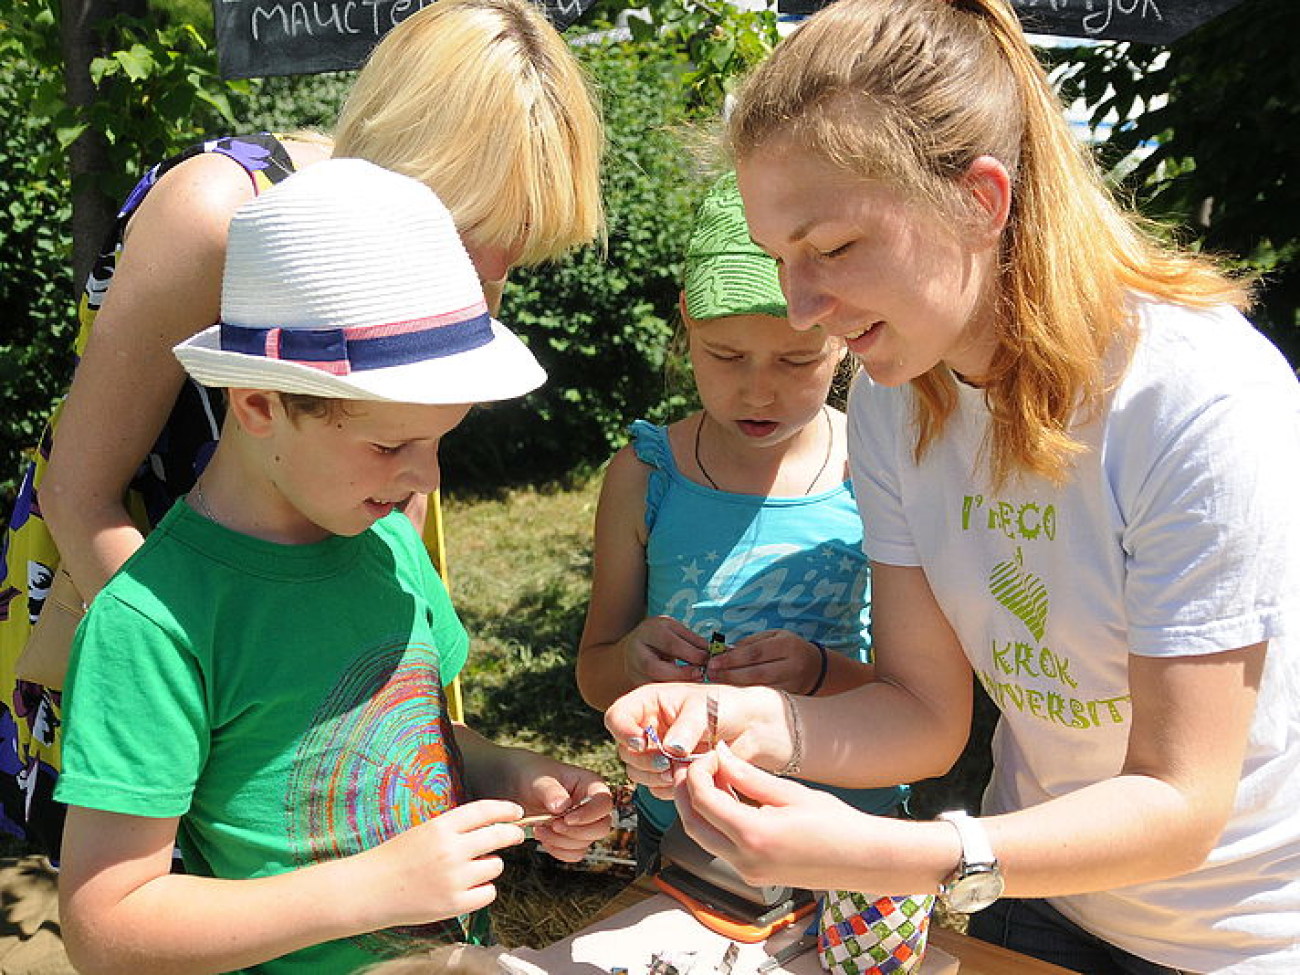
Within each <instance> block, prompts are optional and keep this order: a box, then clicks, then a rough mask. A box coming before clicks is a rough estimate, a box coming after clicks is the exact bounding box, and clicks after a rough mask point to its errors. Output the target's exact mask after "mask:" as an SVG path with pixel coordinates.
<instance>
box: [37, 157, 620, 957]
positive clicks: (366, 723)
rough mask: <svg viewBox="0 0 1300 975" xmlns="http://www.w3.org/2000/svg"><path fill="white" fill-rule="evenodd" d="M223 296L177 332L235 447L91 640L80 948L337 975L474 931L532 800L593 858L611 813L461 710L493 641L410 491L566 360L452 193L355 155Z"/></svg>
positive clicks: (73, 802) (307, 192)
mask: <svg viewBox="0 0 1300 975" xmlns="http://www.w3.org/2000/svg"><path fill="white" fill-rule="evenodd" d="M222 288H223V290H222V321H221V322H220V323H219V324H218V325H216V326H214V327H212V328H210V329H208V330H206V331H204V332H202V333H200V334H199V335H197V336H195V337H194V338H193V339H190V340H188V341H187V342H184V343H182V344H181V345H180V346H177V348H176V355H177V357H178V358H179V359H180V360H181V362H182V364H183V365H184V366H185V368H186V370H187V371H188V372H189V373H190V375H191V377H192V378H193V379H194V380H196V381H197V382H200V383H202V384H204V385H206V386H213V387H222V388H224V389H225V390H226V397H227V402H228V407H227V417H226V421H225V425H224V428H223V431H222V437H221V440H220V444H219V446H218V448H217V450H216V452H215V453H214V454H213V456H212V459H211V461H210V463H209V464H208V465H207V467H206V469H205V470H204V471H203V474H202V476H201V477H200V478H199V480H198V482H197V483H196V484H195V486H194V489H193V490H192V491H191V492H190V494H189V495H188V496H187V498H186V499H185V503H180V504H177V505H176V506H175V507H174V508H173V509H172V511H171V512H170V513H169V514H168V515H167V517H166V519H165V520H164V521H163V522H162V523H161V525H160V526H159V527H158V528H157V529H156V530H155V531H154V532H153V533H152V534H151V535H150V536H149V538H148V540H147V541H146V543H145V545H144V547H143V548H141V549H140V550H139V551H138V552H137V553H136V554H135V555H134V556H133V557H132V558H131V559H130V560H129V561H128V562H127V564H126V565H125V566H124V567H123V568H122V570H121V571H120V572H119V573H118V575H117V576H115V577H114V578H113V580H112V581H111V582H110V583H109V585H108V586H107V587H105V588H104V590H103V591H102V592H100V594H99V595H98V596H97V597H96V598H95V601H94V605H93V606H92V607H91V609H90V611H89V613H88V614H87V616H86V619H85V621H84V623H83V625H82V627H81V629H80V631H79V632H78V636H77V642H76V645H75V647H74V657H73V665H72V673H71V677H70V681H69V683H68V686H67V691H66V694H67V711H66V714H67V729H66V730H67V736H66V739H65V742H64V772H63V777H62V778H61V780H60V783H59V788H58V797H59V798H60V799H61V800H62V801H64V802H66V803H67V804H68V806H69V810H68V821H67V829H66V834H65V839H64V844H63V863H62V876H61V878H60V884H59V887H60V897H61V917H62V922H63V934H64V937H65V941H66V943H67V947H68V951H69V954H70V955H71V957H72V959H73V962H74V963H76V964H78V965H79V966H82V965H85V966H87V970H102V969H108V970H115V971H133V972H147V971H184V972H199V971H203V972H220V971H230V970H236V969H244V970H251V971H258V972H267V973H288V972H303V973H308V972H310V973H312V975H323V973H332V972H339V973H342V972H351V971H355V970H357V969H358V968H361V967H363V966H365V965H367V964H371V963H373V962H375V961H377V960H380V959H382V958H385V957H390V956H394V955H401V954H406V953H410V952H412V951H415V950H419V949H421V948H424V947H427V946H429V945H430V944H432V943H436V942H440V941H447V940H467V939H473V938H475V937H477V936H479V935H480V934H481V924H479V923H478V922H479V921H480V920H481V919H482V914H481V913H479V912H481V910H482V909H483V908H485V907H486V905H487V904H488V903H490V902H491V901H492V899H493V898H494V896H495V889H494V888H493V886H492V881H493V879H494V878H495V877H496V876H497V875H498V874H499V873H500V871H501V868H502V863H501V860H500V858H499V857H498V856H497V855H496V853H497V851H499V850H501V849H502V848H504V847H508V846H512V845H514V844H517V843H520V842H521V841H522V840H523V839H524V836H525V832H524V828H523V826H522V825H521V824H520V823H519V822H518V821H519V820H520V819H521V818H522V817H524V816H525V815H536V814H546V813H550V814H558V818H557V819H555V820H554V821H552V822H549V823H543V824H540V825H537V826H536V837H537V839H538V840H539V841H540V843H541V844H542V846H543V847H544V848H546V849H547V850H548V851H549V852H550V853H551V854H552V855H554V856H556V857H557V858H559V859H561V860H576V859H578V858H580V857H581V856H582V854H583V852H584V851H585V850H586V848H587V847H588V846H589V845H590V843H591V842H593V841H594V840H596V839H598V838H599V837H600V836H602V835H603V834H604V833H605V832H606V830H607V829H608V826H609V813H610V810H611V807H612V801H611V799H610V797H609V790H608V789H607V788H606V786H605V785H604V784H603V783H602V782H601V781H600V780H599V779H598V778H597V777H596V776H595V775H594V774H592V773H590V772H587V771H585V770H582V769H579V768H575V767H573V766H570V765H565V764H562V763H560V762H557V761H554V760H552V759H549V758H546V757H543V756H541V755H537V754H534V753H532V752H529V751H525V750H522V749H514V748H504V747H501V746H497V745H494V744H492V743H490V742H488V741H487V740H485V739H484V738H482V737H480V736H478V735H476V734H474V733H473V732H471V731H469V730H468V729H466V728H465V727H464V726H462V725H453V723H452V722H451V721H450V719H449V717H448V715H447V713H446V708H445V701H444V697H443V690H442V688H443V683H444V682H445V681H447V680H450V679H451V678H452V677H454V676H455V674H456V673H457V672H458V671H459V669H460V667H461V665H462V664H463V662H464V660H465V653H466V645H467V642H468V638H467V636H466V634H465V630H464V628H463V627H462V626H461V624H460V621H459V620H458V619H457V617H456V614H455V612H454V610H453V609H452V607H451V603H450V601H449V600H448V598H447V593H446V590H445V589H444V588H443V586H442V583H441V582H440V580H439V579H438V576H437V573H436V572H435V571H434V570H433V567H432V565H431V564H430V562H429V560H428V557H427V555H426V553H425V551H424V548H423V545H422V543H421V540H420V538H419V535H418V534H417V532H416V531H415V529H414V528H413V526H412V524H411V522H410V520H409V519H408V518H407V517H406V516H405V515H404V514H403V513H402V512H401V511H400V510H398V509H401V508H403V507H404V506H405V504H406V502H408V501H409V500H411V499H412V498H413V497H415V496H418V495H422V494H423V493H425V492H428V491H430V490H432V489H433V488H435V487H437V485H438V456H437V455H438V444H439V441H440V439H441V438H442V436H443V435H444V434H446V433H447V432H448V431H449V430H451V429H452V428H453V427H455V426H456V425H457V423H459V422H460V420H461V419H462V418H463V417H464V416H465V414H466V413H467V412H468V411H469V409H470V406H469V404H472V403H476V402H484V401H490V400H500V399H505V398H508V397H514V396H521V395H523V394H525V393H527V392H528V391H530V390H532V389H534V388H535V387H536V386H538V385H539V384H540V383H541V382H542V381H543V380H544V378H545V373H544V372H543V371H542V369H541V367H540V366H539V365H538V364H537V362H536V360H535V359H534V358H533V357H532V355H531V354H530V353H529V352H528V350H527V348H526V347H525V346H524V345H523V343H522V342H520V341H519V339H518V338H516V337H515V336H514V335H512V334H511V333H510V332H509V331H507V330H506V329H505V328H504V327H503V326H501V325H500V324H499V323H498V322H495V321H493V320H492V319H491V318H490V316H489V315H488V312H487V308H486V305H485V304H484V301H483V293H482V289H481V287H480V285H479V282H478V279H477V277H476V275H475V272H474V268H473V265H472V264H471V262H470V259H469V257H468V256H467V255H466V253H465V251H464V248H463V247H462V246H461V243H460V239H459V237H458V236H457V235H456V231H455V228H454V226H453V224H452V221H451V217H450V215H449V214H448V213H447V211H446V209H445V207H443V205H442V203H441V202H440V201H439V200H438V198H437V197H436V196H435V195H434V194H433V193H432V191H430V190H429V189H428V188H426V187H425V186H423V185H422V184H420V183H418V182H416V181H414V180H412V179H408V178H407V177H404V176H398V175H396V174H394V173H391V172H388V171H386V170H383V169H380V168H379V167H376V166H373V165H371V164H369V163H366V162H362V161H360V160H350V159H340V160H330V161H327V162H322V163H318V164H316V165H314V166H311V167H309V168H307V169H304V170H303V171H302V172H300V173H298V174H296V175H294V176H291V177H289V178H288V179H287V180H285V181H284V182H283V183H282V184H280V185H279V186H277V187H275V188H274V189H271V190H268V191H267V192H265V193H264V194H263V195H262V196H260V197H258V198H256V199H255V200H253V201H252V202H250V203H248V204H247V205H245V206H244V207H242V208H241V209H240V210H239V212H238V213H237V214H236V216H235V218H234V220H233V221H232V222H231V225H230V238H229V245H228V251H227V261H226V268H225V277H224V281H223V285H222ZM489 797H490V798H489ZM588 799H590V800H591V801H589V802H585V804H583V805H582V806H581V808H574V807H576V806H577V805H578V804H579V803H583V801H584V800H588ZM570 810H571V811H570ZM175 845H179V846H180V848H181V851H182V853H183V855H184V858H185V873H183V874H180V873H173V872H172V869H171V861H172V850H173V847H174V846H175Z"/></svg>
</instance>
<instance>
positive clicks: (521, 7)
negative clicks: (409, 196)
mask: <svg viewBox="0 0 1300 975" xmlns="http://www.w3.org/2000/svg"><path fill="white" fill-rule="evenodd" d="M334 143H335V148H334V155H335V156H355V157H360V158H362V159H367V160H369V161H371V162H373V163H377V164H379V165H381V166H384V167H386V168H388V169H392V170H396V171H397V172H399V173H402V174H404V175H406V176H411V177H414V178H415V179H418V180H420V181H421V182H423V183H425V184H426V185H428V186H429V187H430V188H432V189H433V191H434V192H435V193H437V194H438V196H440V197H441V198H442V200H443V202H444V203H446V204H447V208H448V209H449V210H450V211H451V213H452V215H453V217H454V218H455V220H456V226H457V229H459V230H460V232H461V233H462V234H465V235H467V236H469V237H471V238H472V239H473V241H474V242H475V243H478V244H485V245H489V246H501V247H514V246H521V247H522V253H521V256H520V263H523V264H534V263H537V262H539V261H543V260H547V259H549V258H553V257H558V256H559V255H561V254H563V253H564V252H566V251H568V250H570V249H572V248H574V247H576V246H579V245H581V244H585V243H588V242H590V241H592V240H595V239H597V238H598V237H600V236H601V234H602V233H603V228H604V217H603V211H602V207H601V198H600V156H601V152H602V149H603V145H604V133H603V130H602V126H601V120H600V112H599V109H598V107H597V104H596V100H595V95H594V93H593V91H592V89H591V87H590V85H589V84H588V82H587V79H586V76H585V74H584V73H583V70H582V67H581V66H580V65H579V64H578V62H577V60H576V59H575V58H574V56H573V54H572V53H571V52H570V51H569V49H568V46H567V45H566V44H565V42H564V40H563V38H562V37H560V35H559V34H558V33H557V32H556V31H555V29H554V28H553V27H552V26H551V25H550V23H549V22H547V20H546V18H545V17H544V16H543V15H542V14H541V13H540V12H539V10H538V9H537V8H536V7H535V6H534V5H533V4H532V3H530V2H528V0H439V2H437V3H435V4H432V5H430V6H428V7H426V8H424V9H423V10H421V11H419V12H418V13H415V14H413V15H412V16H410V17H408V18H407V19H406V20H404V21H402V22H401V23H400V24H398V25H397V27H395V28H393V30H391V31H390V32H389V33H388V34H387V35H386V36H385V37H384V39H383V40H382V41H381V42H380V43H379V45H378V46H377V47H376V48H375V50H374V51H373V52H372V53H371V55H370V58H369V59H368V60H367V62H366V65H365V67H364V68H363V69H362V71H361V73H360V74H359V75H358V76H357V80H356V83H355V84H354V85H353V88H352V91H351V93H350V94H349V95H348V98H347V101H346V103H345V104H344V106H343V111H342V112H341V114H340V116H339V121H338V126H337V127H336V130H335V133H334Z"/></svg>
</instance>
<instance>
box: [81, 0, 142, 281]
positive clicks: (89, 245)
mask: <svg viewBox="0 0 1300 975" xmlns="http://www.w3.org/2000/svg"><path fill="white" fill-rule="evenodd" d="M60 9H61V11H62V18H61V19H62V28H61V29H62V34H61V37H60V43H61V46H62V48H63V77H64V85H65V87H66V89H67V95H68V103H69V104H71V105H73V106H74V107H78V108H80V107H84V106H87V105H90V104H91V103H93V102H94V100H95V98H96V91H95V86H94V84H93V83H92V82H91V80H90V62H91V60H93V59H94V58H96V57H98V56H100V55H102V54H103V53H105V50H106V45H105V43H104V41H103V40H102V39H101V38H100V37H99V36H98V32H97V31H96V29H95V28H96V25H97V24H99V23H101V22H102V21H104V20H106V19H107V18H109V17H112V16H114V15H115V14H119V13H126V14H132V15H134V16H144V14H145V13H146V7H145V4H144V3H143V2H142V0H60ZM107 160H108V147H107V143H106V142H105V141H104V137H103V136H102V135H100V134H99V133H97V132H91V131H89V130H87V131H86V132H83V133H82V134H81V136H80V137H79V138H78V139H77V140H76V141H75V142H74V143H72V146H71V147H70V150H69V159H68V162H69V170H70V172H71V177H72V268H73V278H72V280H73V287H74V289H76V290H78V291H79V290H80V288H81V287H82V285H83V284H84V283H85V280H86V276H87V275H88V274H89V273H90V267H91V264H92V263H93V261H94V260H95V257H96V256H97V255H96V251H97V250H98V249H99V246H100V244H102V243H103V241H104V236H105V235H106V234H107V233H108V230H109V227H110V226H111V225H112V222H113V217H114V215H115V213H116V205H117V201H116V200H112V199H110V198H109V197H108V196H107V195H106V194H105V193H104V192H103V191H102V190H101V189H100V180H99V177H100V176H101V175H102V174H104V173H105V172H106V171H107V169H108V163H107Z"/></svg>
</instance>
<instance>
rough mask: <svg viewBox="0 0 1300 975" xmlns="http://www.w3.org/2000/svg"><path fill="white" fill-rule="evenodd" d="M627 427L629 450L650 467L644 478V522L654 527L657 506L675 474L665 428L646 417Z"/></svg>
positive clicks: (647, 525)
mask: <svg viewBox="0 0 1300 975" xmlns="http://www.w3.org/2000/svg"><path fill="white" fill-rule="evenodd" d="M629 430H630V432H631V434H632V450H633V451H634V452H635V453H636V457H637V460H639V461H641V463H643V464H645V465H646V466H647V467H649V468H650V476H649V478H648V479H647V481H646V492H645V523H646V527H647V528H654V524H655V519H656V518H657V517H658V515H659V506H660V505H661V504H662V503H663V500H664V497H665V496H667V494H668V489H669V487H670V486H671V484H672V479H673V477H674V476H675V475H676V474H677V464H676V462H675V461H674V460H673V448H672V445H671V444H669V442H668V428H667V427H661V426H656V425H655V424H653V423H650V422H649V421H647V420H633V421H632V426H631V427H630V428H629Z"/></svg>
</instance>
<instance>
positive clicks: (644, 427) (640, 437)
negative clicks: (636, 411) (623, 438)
mask: <svg viewBox="0 0 1300 975" xmlns="http://www.w3.org/2000/svg"><path fill="white" fill-rule="evenodd" d="M628 430H629V432H630V433H631V434H632V449H633V450H634V451H636V456H637V459H638V460H640V461H641V462H642V463H644V464H649V465H650V466H651V467H653V468H655V469H656V470H661V471H669V472H672V471H675V470H676V469H677V464H676V462H674V460H673V449H672V446H671V445H670V444H669V443H668V428H667V427H661V426H657V425H656V424H654V423H651V422H650V421H648V420H633V421H632V425H631V426H630V427H629V428H628Z"/></svg>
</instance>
